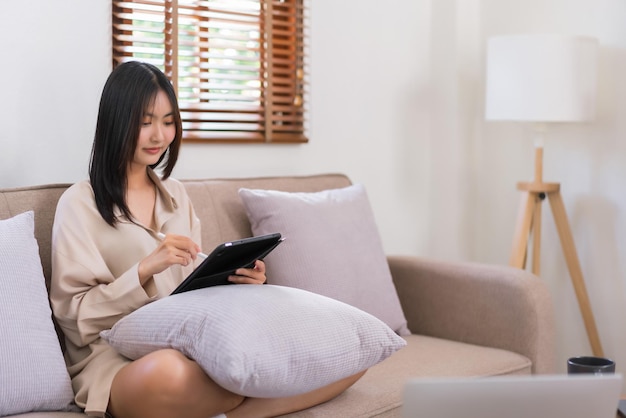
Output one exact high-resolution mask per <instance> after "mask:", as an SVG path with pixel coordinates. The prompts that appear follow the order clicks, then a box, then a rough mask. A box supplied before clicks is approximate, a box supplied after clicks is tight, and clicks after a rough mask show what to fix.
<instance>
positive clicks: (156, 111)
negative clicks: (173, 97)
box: [130, 90, 176, 170]
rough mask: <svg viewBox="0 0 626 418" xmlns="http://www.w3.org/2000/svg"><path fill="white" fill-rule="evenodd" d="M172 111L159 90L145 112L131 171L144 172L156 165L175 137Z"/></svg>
mask: <svg viewBox="0 0 626 418" xmlns="http://www.w3.org/2000/svg"><path fill="white" fill-rule="evenodd" d="M173 112H174V110H173V108H172V104H171V103H170V101H169V99H168V97H167V95H166V94H165V92H164V91H163V90H159V91H158V92H157V94H156V96H155V98H154V101H153V102H152V103H151V105H150V106H149V107H148V108H147V109H146V110H145V112H144V115H143V120H142V124H141V129H140V131H139V138H137V147H136V148H135V154H134V157H133V161H132V162H131V167H130V169H131V170H135V169H141V170H145V168H146V167H147V166H150V165H153V164H156V163H157V162H158V161H159V158H161V155H163V153H164V152H165V151H166V150H167V147H169V145H170V144H171V143H172V141H173V140H174V137H175V136H176V124H175V123H174V114H173Z"/></svg>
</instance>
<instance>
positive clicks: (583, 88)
mask: <svg viewBox="0 0 626 418" xmlns="http://www.w3.org/2000/svg"><path fill="white" fill-rule="evenodd" d="M597 51H598V42H597V40H596V39H595V38H591V37H585V36H568V35H544V34H529V35H509V36H496V37H493V38H490V39H489V40H488V45H487V88H486V102H485V107H486V109H485V117H486V119H488V120H508V121H532V122H576V121H578V122H580V121H590V120H593V119H594V117H595V100H596V99H595V98H596V65H597Z"/></svg>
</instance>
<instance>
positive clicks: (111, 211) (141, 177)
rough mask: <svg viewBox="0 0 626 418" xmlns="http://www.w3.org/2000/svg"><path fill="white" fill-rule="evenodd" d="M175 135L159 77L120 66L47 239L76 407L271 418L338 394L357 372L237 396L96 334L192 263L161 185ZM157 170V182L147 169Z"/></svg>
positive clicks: (122, 416)
mask: <svg viewBox="0 0 626 418" xmlns="http://www.w3.org/2000/svg"><path fill="white" fill-rule="evenodd" d="M181 136H182V124H181V119H180V114H179V109H178V104H177V100H176V96H175V93H174V90H173V89H172V86H171V84H170V83H169V81H168V80H167V78H166V77H165V75H164V74H163V73H162V72H161V71H160V70H159V69H157V68H156V67H154V66H152V65H149V64H145V63H138V62H128V63H125V64H121V65H119V66H118V67H117V68H116V69H115V70H114V71H113V72H112V73H111V75H110V76H109V78H108V80H107V82H106V84H105V86H104V89H103V92H102V98H101V101H100V108H99V113H98V120H97V125H96V133H95V138H94V143H93V148H92V154H91V163H90V170H89V174H90V176H89V181H87V180H85V181H82V182H79V183H76V184H75V185H73V186H72V187H70V188H69V189H68V190H67V191H66V192H65V193H64V194H63V196H62V197H61V198H60V200H59V203H58V206H57V211H56V216H55V222H54V226H53V234H52V240H53V242H52V265H53V266H52V268H53V271H52V285H51V292H50V298H51V303H52V307H53V310H54V314H55V317H56V319H57V321H58V323H59V325H60V326H61V328H62V329H63V331H64V333H65V337H66V346H67V361H68V368H69V371H70V375H71V377H72V384H73V386H74V391H75V393H76V402H77V404H78V405H79V406H81V407H83V408H85V411H86V413H88V414H89V415H94V416H100V417H102V416H113V417H115V418H160V417H163V418H175V417H180V418H196V417H197V418H209V417H212V416H215V415H219V414H222V413H226V416H228V417H229V418H230V417H262V416H276V415H281V414H285V413H289V412H293V411H296V410H300V409H304V408H308V407H310V406H313V405H316V404H319V403H321V402H324V401H326V400H329V399H331V398H333V397H335V396H337V395H338V394H340V393H341V392H343V391H344V390H345V389H347V388H348V387H349V386H351V385H352V384H353V383H354V382H355V381H356V380H358V378H359V377H360V376H361V375H362V373H359V374H357V375H355V376H352V377H349V378H346V379H343V380H341V381H339V382H335V383H333V384H331V385H329V386H326V387H323V388H321V389H318V390H315V391H313V392H310V393H307V394H303V395H299V396H293V397H289V398H275V399H257V398H244V397H242V396H240V395H237V394H234V393H231V392H228V391H226V390H225V389H223V388H221V387H220V386H218V385H216V384H215V383H214V382H213V381H212V380H211V379H210V378H209V377H208V376H207V375H206V374H205V373H204V372H203V370H202V369H201V368H200V367H199V366H198V364H197V363H195V362H194V361H192V360H190V359H188V358H186V357H185V356H184V355H182V354H181V353H180V352H177V351H175V350H160V351H156V352H153V353H151V354H148V355H146V356H144V357H142V358H140V359H138V360H135V361H130V360H128V359H127V358H125V357H122V356H121V355H119V354H118V353H117V352H115V350H114V349H113V348H111V347H110V346H108V345H107V344H106V342H104V341H103V340H102V339H101V338H100V337H99V332H100V331H102V330H104V329H108V328H111V327H112V326H113V324H115V323H116V322H117V321H118V320H119V319H120V318H122V317H123V316H125V315H128V314H129V313H131V312H133V311H134V310H136V309H138V308H140V307H141V306H143V305H145V304H146V303H149V302H151V301H153V300H156V299H158V298H161V297H164V296H166V295H168V294H170V292H171V291H172V290H173V289H174V288H175V287H176V286H177V285H178V284H179V283H180V282H181V281H182V280H183V279H184V278H185V277H186V276H187V275H188V274H189V273H190V272H191V271H192V270H193V268H194V266H195V264H196V260H197V254H198V252H199V251H200V247H199V246H198V244H197V243H198V242H200V224H199V221H198V219H197V217H196V215H195V212H194V209H193V207H192V205H191V202H190V200H189V198H188V196H187V194H186V192H185V189H184V187H183V186H182V184H181V183H179V182H178V181H176V180H174V179H172V178H171V177H170V174H171V173H172V170H173V169H174V165H175V164H176V160H177V157H178V150H179V147H180V143H181ZM160 165H161V166H162V174H161V176H159V175H157V174H156V173H155V171H153V170H154V169H155V168H156V167H157V166H160ZM160 234H164V235H165V238H164V239H162V240H160V239H159V238H158V237H159V236H162V235H160ZM230 280H231V281H232V282H234V283H241V284H262V283H264V282H265V280H266V277H265V265H264V263H263V262H262V261H257V262H256V264H255V266H254V267H253V268H251V269H239V270H237V271H236V275H234V276H231V277H230Z"/></svg>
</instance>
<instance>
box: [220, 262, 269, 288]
mask: <svg viewBox="0 0 626 418" xmlns="http://www.w3.org/2000/svg"><path fill="white" fill-rule="evenodd" d="M235 274H236V275H234V276H229V277H228V281H230V282H231V283H237V284H263V283H265V281H266V280H267V278H266V277H265V263H264V262H263V261H261V260H256V261H255V262H254V267H253V268H250V269H245V268H240V269H237V270H236V271H235Z"/></svg>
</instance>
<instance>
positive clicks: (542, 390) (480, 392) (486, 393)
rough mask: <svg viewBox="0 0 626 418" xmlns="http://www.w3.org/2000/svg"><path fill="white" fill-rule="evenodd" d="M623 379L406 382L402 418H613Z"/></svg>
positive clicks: (570, 377) (573, 377)
mask: <svg viewBox="0 0 626 418" xmlns="http://www.w3.org/2000/svg"><path fill="white" fill-rule="evenodd" d="M621 390H622V375H621V374H605V375H592V374H577V375H566V374H563V375H531V376H497V377H484V378H473V379H470V378H436V379H421V378H420V379H410V380H409V381H408V382H407V383H406V385H405V388H404V405H403V407H402V413H403V417H404V418H456V417H463V418H615V417H616V416H617V405H618V403H619V398H620V392H621Z"/></svg>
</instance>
